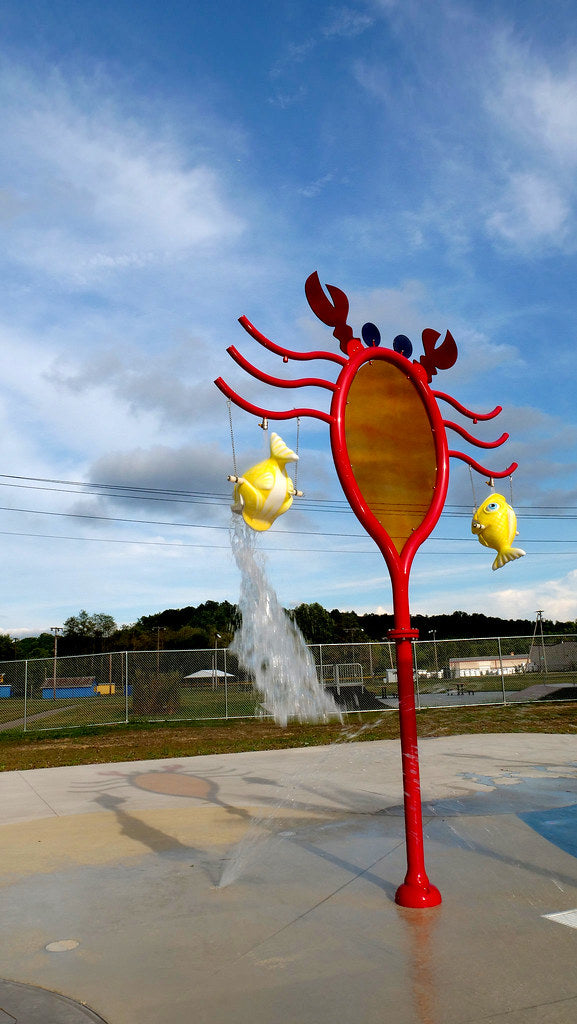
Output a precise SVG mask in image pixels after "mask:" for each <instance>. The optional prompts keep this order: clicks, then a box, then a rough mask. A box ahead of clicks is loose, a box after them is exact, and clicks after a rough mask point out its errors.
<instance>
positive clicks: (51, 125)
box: [0, 70, 244, 285]
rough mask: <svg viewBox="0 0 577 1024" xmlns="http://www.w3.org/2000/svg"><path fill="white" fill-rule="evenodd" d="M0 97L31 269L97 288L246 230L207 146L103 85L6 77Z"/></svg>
mask: <svg viewBox="0 0 577 1024" xmlns="http://www.w3.org/2000/svg"><path fill="white" fill-rule="evenodd" d="M76 86H79V88H78V89H76V88H75V87H76ZM101 91H102V95H101V103H97V102H95V100H96V97H97V96H98V94H99V92H101ZM0 98H1V101H2V107H3V120H4V129H3V133H2V138H3V140H4V145H3V147H2V145H1V144H0V167H1V169H2V173H3V177H4V181H5V182H6V183H7V191H6V192H5V194H4V204H3V206H4V210H5V213H7V214H8V215H9V221H8V224H7V230H8V231H9V242H10V254H11V257H12V259H15V260H17V261H18V262H19V263H20V264H22V265H23V266H24V267H26V268H28V269H29V270H38V271H41V272H42V273H44V274H46V275H47V276H49V277H56V278H61V279H63V280H65V281H66V282H67V283H68V284H70V283H71V282H73V281H77V282H78V283H80V284H83V285H86V284H88V283H93V282H94V281H95V280H98V279H100V278H101V277H102V276H103V275H104V274H106V273H107V272H109V271H111V270H112V271H119V270H122V269H126V268H133V267H136V268H139V267H142V266H146V265H149V264H151V263H162V262H165V261H167V260H171V259H175V258H178V257H179V256H181V255H182V254H183V253H185V252H191V251H193V250H194V251H197V250H198V248H199V247H200V248H202V247H203V246H205V245H207V244H214V243H216V242H219V241H220V242H222V241H223V240H224V239H231V238H236V237H238V236H239V234H240V233H241V232H242V230H243V226H244V225H243V218H242V216H241V215H240V212H239V210H238V209H236V208H235V206H234V204H233V203H231V202H230V201H229V200H228V199H227V196H226V187H225V185H224V183H223V181H222V180H221V179H220V177H219V173H218V171H217V169H216V167H215V166H211V164H210V161H208V160H207V159H206V154H203V153H202V146H199V154H198V156H196V158H195V157H193V158H192V160H191V154H190V152H187V153H185V151H184V148H183V146H182V145H181V144H179V143H178V142H177V141H176V140H175V138H174V137H172V138H171V137H170V134H169V133H168V132H166V131H164V133H163V132H162V128H161V126H158V125H155V126H154V130H151V129H152V125H150V124H148V125H147V124H146V123H145V122H143V121H142V120H137V119H135V118H131V117H130V116H128V115H127V114H126V112H125V111H123V110H122V109H121V108H119V107H118V105H117V104H115V102H114V101H113V100H112V98H111V97H110V96H109V95H106V91H105V89H104V87H103V83H99V82H93V83H92V90H91V88H90V86H89V84H88V83H87V82H78V81H76V82H75V81H65V80H64V79H63V77H62V76H61V75H52V76H51V77H50V78H48V79H47V80H44V81H43V82H42V83H40V82H39V81H35V80H34V79H32V78H27V79H26V78H24V77H23V75H22V73H20V72H18V73H17V72H13V73H9V72H8V71H6V70H5V71H4V73H3V74H2V76H1V77H0ZM82 101H83V102H82Z"/></svg>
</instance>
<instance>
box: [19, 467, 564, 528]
mask: <svg viewBox="0 0 577 1024" xmlns="http://www.w3.org/2000/svg"><path fill="white" fill-rule="evenodd" d="M5 480H22V481H27V482H28V483H27V484H16V483H13V484H9V483H2V481H5ZM34 482H35V483H34ZM36 484H58V485H64V487H63V488H61V487H41V486H36ZM0 486H3V487H20V488H25V489H29V490H40V491H48V492H50V491H53V492H55V493H64V494H66V493H71V494H89V495H93V496H97V497H107V498H126V499H128V500H134V501H167V502H169V501H171V502H172V501H174V502H179V503H180V502H184V503H191V504H197V503H199V504H208V503H216V502H222V504H228V503H229V502H230V494H229V493H222V492H217V491H188V490H182V489H177V488H162V487H146V486H140V485H129V484H111V483H96V482H93V481H88V482H87V481H85V480H60V479H56V478H51V477H32V476H22V475H15V474H10V473H0ZM68 487H79V488H82V490H81V491H68V490H67V488H68ZM94 487H97V488H99V489H100V490H98V491H94V490H88V489H87V488H94ZM108 492H110V493H108ZM119 492H122V493H119ZM134 492H136V493H134ZM172 495H176V496H177V497H172ZM299 504H301V505H302V506H303V507H305V508H306V510H307V511H312V510H313V509H316V508H317V507H318V510H322V511H324V512H326V511H330V512H345V513H350V514H351V515H352V514H353V513H352V510H351V509H350V507H349V505H348V502H347V501H345V500H344V499H332V498H307V497H306V496H304V497H303V498H300V499H299ZM410 507H411V506H409V505H403V506H400V505H396V506H395V505H384V504H383V506H382V508H383V509H385V508H386V509H387V510H388V511H391V510H393V511H394V510H399V509H401V508H402V509H403V510H406V509H408V508H410ZM516 509H517V510H520V511H525V510H530V511H528V514H527V515H523V517H522V518H523V519H529V518H544V519H554V518H562V519H573V518H576V519H577V514H576V515H575V516H567V515H561V516H554V515H546V516H533V515H531V514H530V513H531V512H538V511H541V512H563V511H574V512H575V513H577V506H576V505H516ZM443 515H445V516H462V517H465V518H469V517H470V516H471V506H470V505H459V504H451V503H447V504H446V505H445V507H444V511H443Z"/></svg>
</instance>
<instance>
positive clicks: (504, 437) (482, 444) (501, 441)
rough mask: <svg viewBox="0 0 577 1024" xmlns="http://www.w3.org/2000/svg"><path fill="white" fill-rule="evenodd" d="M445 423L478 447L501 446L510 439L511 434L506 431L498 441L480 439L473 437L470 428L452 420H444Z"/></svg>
mask: <svg viewBox="0 0 577 1024" xmlns="http://www.w3.org/2000/svg"><path fill="white" fill-rule="evenodd" d="M443 423H444V424H445V426H446V427H450V429H451V430H454V431H456V433H457V434H460V435H461V437H463V438H464V439H465V441H469V442H470V444H474V445H475V446H476V447H477V448H499V446H500V445H502V444H505V441H508V439H509V435H508V434H507V433H504V434H501V437H498V438H497V440H496V441H479V439H478V438H477V437H473V435H472V434H470V433H469V431H468V430H465V429H464V428H463V427H460V426H459V424H458V423H453V422H452V421H451V420H443Z"/></svg>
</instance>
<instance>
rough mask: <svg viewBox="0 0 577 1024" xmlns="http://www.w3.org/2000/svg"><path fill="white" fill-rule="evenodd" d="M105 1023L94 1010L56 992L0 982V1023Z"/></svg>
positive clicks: (9, 982) (17, 983)
mask: <svg viewBox="0 0 577 1024" xmlns="http://www.w3.org/2000/svg"><path fill="white" fill-rule="evenodd" d="M47 1021H50V1024H87V1022H88V1021H92V1024H106V1021H105V1020H104V1018H103V1017H99V1016H98V1014H97V1013H95V1012H94V1010H89V1009H88V1007H87V1006H82V1005H81V1003H76V1002H75V1001H74V1000H73V999H68V997H67V996H61V995H60V994H59V993H58V992H49V991H48V989H45V988H37V987H36V986H35V985H22V984H20V982H18V981H2V980H1V979H0V1024H47Z"/></svg>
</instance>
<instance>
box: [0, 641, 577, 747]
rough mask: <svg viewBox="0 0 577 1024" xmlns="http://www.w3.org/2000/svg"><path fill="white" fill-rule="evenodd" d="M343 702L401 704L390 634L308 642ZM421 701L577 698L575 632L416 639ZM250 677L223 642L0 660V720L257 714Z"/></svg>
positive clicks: (359, 707)
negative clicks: (377, 640) (220, 645)
mask: <svg viewBox="0 0 577 1024" xmlns="http://www.w3.org/2000/svg"><path fill="white" fill-rule="evenodd" d="M310 650H311V652H312V654H313V657H314V660H315V665H316V668H317V675H318V678H319V682H321V683H322V685H323V686H324V687H325V688H326V689H328V690H329V691H330V692H331V693H332V694H333V695H334V697H335V699H336V701H337V702H338V703H339V704H340V705H341V707H342V708H343V709H344V710H347V711H351V712H359V713H360V712H365V711H387V710H395V709H396V708H398V690H397V675H396V668H395V645H394V642H392V641H389V640H383V641H382V642H381V643H364V642H363V643H354V642H351V643H347V644H314V645H311V646H310ZM413 651H414V676H415V694H416V702H417V707H419V708H431V707H456V706H462V705H475V704H508V703H512V702H515V701H538V700H573V699H576V698H577V635H558V636H552V635H549V636H545V637H541V636H538V637H536V636H534V637H529V636H526V637H492V638H488V639H476V640H475V639H473V640H436V639H433V640H418V641H417V642H415V644H414V647H413ZM263 714H266V712H265V711H264V710H263V706H262V702H261V697H260V695H259V693H258V691H257V689H256V687H255V685H254V681H253V679H252V678H251V677H250V676H249V675H248V674H247V673H246V672H245V671H244V669H243V668H242V667H241V666H239V664H238V662H237V660H236V658H235V657H234V656H233V655H232V654H230V652H229V651H228V650H226V649H222V648H211V649H209V650H184V651H164V650H163V651H122V652H121V651H115V652H112V653H109V654H90V655H81V656H77V657H65V658H58V657H57V658H56V659H54V658H39V659H30V660H26V661H6V662H0V729H22V730H23V731H28V730H41V729H42V730H43V729H60V728H66V727H71V726H72V727H80V726H91V725H106V724H120V723H123V722H124V723H125V722H142V721H145V722H155V721H158V722H160V721H162V722H165V721H195V720H197V721H198V720H201V719H228V718H252V717H262V716H263Z"/></svg>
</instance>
